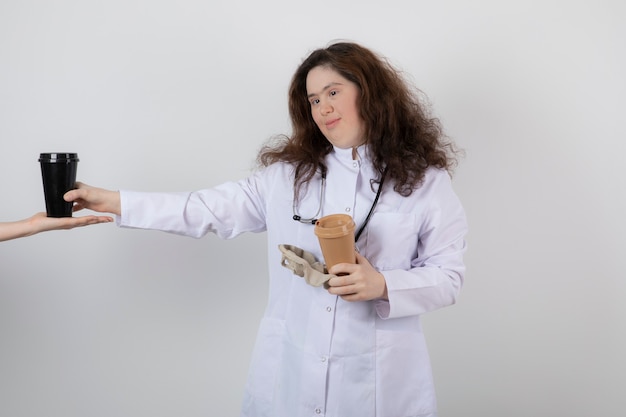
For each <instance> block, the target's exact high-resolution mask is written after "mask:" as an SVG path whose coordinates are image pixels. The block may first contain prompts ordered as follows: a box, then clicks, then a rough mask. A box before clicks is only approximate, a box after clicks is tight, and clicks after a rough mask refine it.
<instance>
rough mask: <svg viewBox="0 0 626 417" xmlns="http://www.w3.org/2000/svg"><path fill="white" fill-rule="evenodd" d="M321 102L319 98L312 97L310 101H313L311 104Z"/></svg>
mask: <svg viewBox="0 0 626 417" xmlns="http://www.w3.org/2000/svg"><path fill="white" fill-rule="evenodd" d="M319 102H320V99H319V98H312V99H311V100H309V103H311V106H314V105H316V104H318V103H319Z"/></svg>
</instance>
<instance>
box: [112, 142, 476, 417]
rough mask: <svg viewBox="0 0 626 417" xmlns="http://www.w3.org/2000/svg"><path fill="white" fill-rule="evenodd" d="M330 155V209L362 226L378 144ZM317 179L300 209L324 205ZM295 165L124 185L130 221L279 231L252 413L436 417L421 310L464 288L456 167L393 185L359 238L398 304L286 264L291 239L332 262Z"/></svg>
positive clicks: (186, 229)
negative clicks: (188, 187)
mask: <svg viewBox="0 0 626 417" xmlns="http://www.w3.org/2000/svg"><path fill="white" fill-rule="evenodd" d="M358 152H359V155H360V158H359V160H353V158H352V151H351V150H350V149H347V150H344V149H338V148H337V149H334V151H333V152H331V153H330V154H329V155H328V157H327V160H326V163H327V166H328V174H327V187H326V195H325V201H324V206H323V208H322V213H321V215H327V214H333V213H348V214H350V215H352V216H353V218H354V220H355V223H356V224H357V228H358V227H359V226H360V225H361V223H362V222H363V220H364V219H365V217H366V216H367V213H368V211H369V209H370V206H371V204H372V201H373V200H374V196H375V188H376V186H375V187H374V190H372V188H371V187H370V179H371V178H374V177H375V175H374V173H373V169H372V166H371V164H370V162H369V159H368V158H367V147H365V146H363V147H360V148H359V149H358ZM319 193H320V179H319V178H315V179H314V180H312V181H311V183H310V184H309V187H308V190H307V193H306V195H305V196H304V198H303V199H302V201H301V203H300V204H299V205H298V207H297V211H298V213H299V214H300V215H301V216H302V217H304V218H306V217H311V216H313V215H314V214H315V212H316V211H317V209H318V207H319V198H320V196H319ZM292 200H293V172H292V168H291V166H289V165H286V164H282V163H276V164H273V165H271V166H269V167H267V168H264V169H262V170H259V171H257V172H255V173H253V174H252V175H251V176H250V177H249V178H247V179H244V180H241V181H238V182H229V183H225V184H222V185H220V186H217V187H215V188H212V189H207V190H201V191H198V192H193V193H137V192H130V191H122V192H121V204H122V215H121V217H120V218H118V224H119V225H121V226H124V227H135V228H146V229H158V230H163V231H167V232H171V233H177V234H183V235H188V236H193V237H201V236H203V235H205V234H206V233H209V232H212V233H215V234H217V235H218V236H220V237H221V238H225V239H228V238H233V237H235V236H237V235H239V234H240V233H243V232H262V231H267V232H268V233H267V239H268V257H269V279H270V283H269V299H268V305H267V309H266V311H265V313H264V317H263V318H262V321H261V324H260V328H259V331H258V335H257V341H256V344H255V347H254V351H253V355H252V363H251V366H250V371H249V377H248V381H247V384H246V390H245V395H244V401H243V405H242V411H241V416H242V417H300V416H326V417H418V416H419V417H435V416H436V415H437V411H436V399H435V392H434V386H433V380H432V374H431V368H430V361H429V357H428V352H427V349H426V343H425V340H424V335H423V333H422V326H421V324H420V315H421V314H423V313H426V312H429V311H432V310H435V309H438V308H441V307H445V306H448V305H451V304H453V303H454V302H455V301H456V298H457V295H458V293H459V290H460V288H461V286H462V283H463V276H464V271H465V267H464V263H463V259H462V256H463V253H464V251H465V234H466V231H467V225H466V219H465V214H464V210H463V208H462V206H461V204H460V202H459V200H458V198H457V196H456V194H455V193H454V191H453V189H452V186H451V181H450V177H449V175H448V174H447V172H446V171H444V170H438V169H434V168H431V169H429V170H428V171H427V173H426V177H425V180H424V183H423V185H422V186H421V187H420V188H419V189H418V190H416V191H415V192H413V194H411V195H410V196H409V197H402V196H400V195H399V194H398V193H396V192H394V191H393V189H392V184H391V181H388V182H387V183H385V186H384V191H383V192H382V194H381V196H380V200H379V202H378V205H377V206H376V210H375V212H374V214H373V216H372V217H371V220H370V222H369V224H368V226H367V228H366V229H365V231H364V232H363V235H362V236H361V238H360V239H359V241H358V242H357V247H358V249H359V252H360V253H361V254H362V255H364V256H365V257H366V258H367V259H368V260H369V261H370V263H371V264H372V265H373V266H374V267H375V268H376V269H378V270H379V271H380V272H382V274H383V275H384V277H385V279H386V282H387V289H388V295H389V301H384V300H375V301H367V302H348V301H344V300H343V299H341V298H339V297H337V296H333V295H330V294H329V293H328V292H327V291H326V290H325V289H324V288H321V287H312V286H309V285H308V284H306V283H305V281H304V280H303V279H302V278H300V277H298V276H295V275H293V274H292V273H291V272H290V271H289V270H288V269H286V268H284V267H282V266H281V265H280V258H281V254H280V251H279V250H278V245H279V244H283V243H284V244H290V245H295V246H298V247H300V248H302V249H304V250H307V251H309V252H312V253H313V254H315V255H316V256H317V258H318V259H323V258H322V254H321V251H320V249H319V244H318V241H317V238H316V236H315V235H314V233H313V227H314V226H313V225H310V224H302V223H299V222H296V221H294V220H293V219H292V217H293V207H292Z"/></svg>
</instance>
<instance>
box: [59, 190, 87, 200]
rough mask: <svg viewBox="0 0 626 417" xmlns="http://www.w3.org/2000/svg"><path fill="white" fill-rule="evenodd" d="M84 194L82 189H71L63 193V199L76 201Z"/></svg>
mask: <svg viewBox="0 0 626 417" xmlns="http://www.w3.org/2000/svg"><path fill="white" fill-rule="evenodd" d="M83 194H84V192H83V191H81V190H69V191H68V192H66V193H65V194H63V199H64V200H65V201H76V200H78V199H79V198H81V197H82V195H83Z"/></svg>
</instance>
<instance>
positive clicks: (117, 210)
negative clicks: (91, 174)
mask: <svg viewBox="0 0 626 417" xmlns="http://www.w3.org/2000/svg"><path fill="white" fill-rule="evenodd" d="M76 187H77V189H75V190H70V191H68V192H67V193H65V195H64V196H63V198H64V199H65V201H73V202H74V211H78V210H82V209H84V208H86V209H89V210H93V211H97V212H100V213H113V214H117V215H118V216H119V215H121V214H122V213H121V205H120V193H119V192H118V191H110V190H105V189H103V188H96V187H92V186H89V185H87V184H83V183H82V182H77V183H76Z"/></svg>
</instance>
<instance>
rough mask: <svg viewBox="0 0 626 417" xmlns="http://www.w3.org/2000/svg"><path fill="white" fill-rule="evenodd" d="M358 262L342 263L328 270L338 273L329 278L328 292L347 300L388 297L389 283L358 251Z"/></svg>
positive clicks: (330, 272) (331, 272)
mask: <svg viewBox="0 0 626 417" xmlns="http://www.w3.org/2000/svg"><path fill="white" fill-rule="evenodd" d="M356 262H357V263H356V264H346V263H341V264H337V265H334V266H333V267H332V268H330V270H329V271H328V273H329V274H333V275H337V276H336V277H333V278H331V279H329V280H328V286H329V288H328V292H329V293H330V294H334V295H338V296H340V297H341V298H343V299H344V300H346V301H368V300H374V299H377V298H382V299H387V283H386V281H385V277H384V276H383V274H381V273H380V272H378V271H377V270H376V269H374V267H373V266H372V265H371V264H370V263H369V261H368V260H367V259H366V258H365V257H364V256H361V254H359V253H358V252H356Z"/></svg>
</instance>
